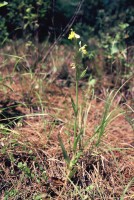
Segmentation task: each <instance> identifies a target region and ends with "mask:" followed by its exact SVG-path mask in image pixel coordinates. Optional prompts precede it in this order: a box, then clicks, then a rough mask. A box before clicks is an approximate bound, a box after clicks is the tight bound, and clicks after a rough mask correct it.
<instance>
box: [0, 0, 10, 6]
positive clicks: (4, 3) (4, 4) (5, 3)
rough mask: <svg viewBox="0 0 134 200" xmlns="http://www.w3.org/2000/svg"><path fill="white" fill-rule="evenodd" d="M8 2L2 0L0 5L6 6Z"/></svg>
mask: <svg viewBox="0 0 134 200" xmlns="http://www.w3.org/2000/svg"><path fill="white" fill-rule="evenodd" d="M7 4H8V3H7V2H6V1H4V2H3V3H0V7H3V6H6V5H7Z"/></svg>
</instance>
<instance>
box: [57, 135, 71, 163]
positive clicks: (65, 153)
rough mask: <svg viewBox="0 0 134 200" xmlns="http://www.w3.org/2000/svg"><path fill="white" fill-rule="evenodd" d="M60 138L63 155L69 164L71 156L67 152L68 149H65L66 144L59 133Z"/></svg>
mask: <svg viewBox="0 0 134 200" xmlns="http://www.w3.org/2000/svg"><path fill="white" fill-rule="evenodd" d="M58 140H59V143H60V146H61V149H62V153H63V157H64V159H65V161H66V163H67V164H68V165H69V163H70V158H69V156H68V154H67V151H66V149H65V146H64V144H63V141H62V138H61V137H60V135H58Z"/></svg>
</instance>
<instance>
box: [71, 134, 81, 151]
mask: <svg viewBox="0 0 134 200" xmlns="http://www.w3.org/2000/svg"><path fill="white" fill-rule="evenodd" d="M80 136H81V132H80V133H79V135H78V136H77V137H76V138H74V145H73V150H74V151H75V150H76V148H77V145H78V142H79V141H80Z"/></svg>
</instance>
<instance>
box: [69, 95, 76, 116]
mask: <svg viewBox="0 0 134 200" xmlns="http://www.w3.org/2000/svg"><path fill="white" fill-rule="evenodd" d="M70 98H71V103H72V107H73V110H74V113H75V114H76V113H77V108H76V105H75V103H74V100H73V98H72V97H71V96H70Z"/></svg>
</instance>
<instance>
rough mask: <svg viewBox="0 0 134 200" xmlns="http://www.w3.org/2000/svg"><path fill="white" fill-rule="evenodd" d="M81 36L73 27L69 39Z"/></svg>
mask: <svg viewBox="0 0 134 200" xmlns="http://www.w3.org/2000/svg"><path fill="white" fill-rule="evenodd" d="M79 38H80V36H79V35H78V34H76V33H75V32H74V31H73V29H71V33H70V34H69V36H68V39H69V40H72V39H79Z"/></svg>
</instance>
